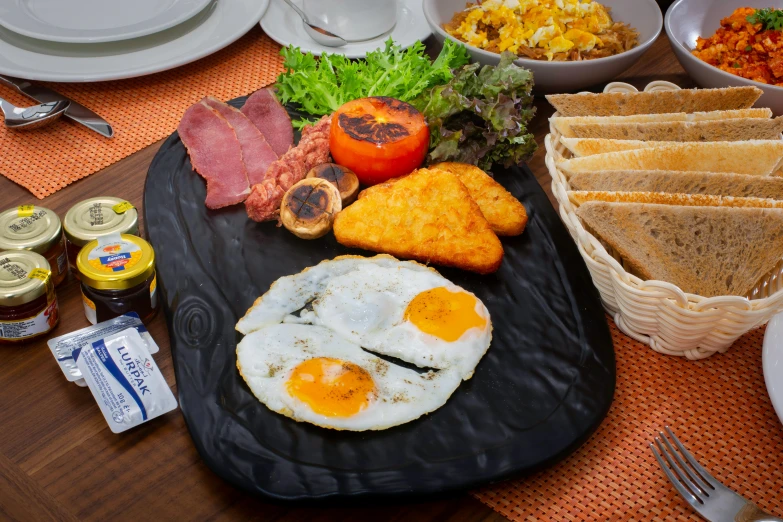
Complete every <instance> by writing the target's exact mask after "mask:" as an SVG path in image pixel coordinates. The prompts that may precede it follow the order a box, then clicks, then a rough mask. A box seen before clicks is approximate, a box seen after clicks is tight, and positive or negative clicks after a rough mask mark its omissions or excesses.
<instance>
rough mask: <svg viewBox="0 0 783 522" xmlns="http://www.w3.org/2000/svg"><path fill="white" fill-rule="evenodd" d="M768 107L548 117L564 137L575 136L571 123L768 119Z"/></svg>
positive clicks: (600, 123) (597, 123)
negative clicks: (626, 114)
mask: <svg viewBox="0 0 783 522" xmlns="http://www.w3.org/2000/svg"><path fill="white" fill-rule="evenodd" d="M770 118H772V111H771V110H770V109H766V108H765V109H740V110H736V111H712V112H695V113H693V114H686V113H684V112H675V113H667V114H637V115H633V116H573V117H563V116H553V117H551V118H550V119H549V121H550V123H551V124H552V125H554V127H555V129H556V130H557V131H558V132H559V133H560V134H562V135H563V136H565V137H566V138H577V137H578V136H577V135H576V134H574V131H573V130H572V129H571V126H572V125H587V124H593V125H599V126H603V125H611V124H615V123H624V124H628V123H656V122H657V123H670V122H699V121H725V120H735V119H770Z"/></svg>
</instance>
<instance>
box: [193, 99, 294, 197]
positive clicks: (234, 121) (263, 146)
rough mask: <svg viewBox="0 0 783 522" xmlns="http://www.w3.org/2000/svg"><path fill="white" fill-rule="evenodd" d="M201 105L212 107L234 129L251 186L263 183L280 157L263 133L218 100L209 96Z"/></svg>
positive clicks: (236, 111)
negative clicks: (267, 172)
mask: <svg viewBox="0 0 783 522" xmlns="http://www.w3.org/2000/svg"><path fill="white" fill-rule="evenodd" d="M201 103H204V104H206V105H207V106H209V107H212V108H213V109H215V110H216V111H217V112H219V113H220V115H221V116H223V117H224V118H225V119H226V120H228V123H229V125H231V126H232V127H233V128H234V132H235V133H236V135H237V139H238V140H239V145H240V147H241V148H242V161H243V162H244V163H245V168H246V169H247V179H248V181H249V182H250V185H251V186H252V185H255V184H256V183H261V182H262V181H263V180H264V175H265V174H266V170H267V169H268V168H269V166H270V165H271V164H272V163H274V162H275V161H276V160H277V159H278V156H277V154H275V151H274V150H272V147H271V146H270V145H269V143H267V141H266V138H264V135H263V134H261V131H260V130H258V128H257V127H256V126H255V125H253V122H251V121H250V119H248V117H247V116H245V115H244V114H242V113H241V112H240V111H239V110H238V109H235V108H234V107H232V106H231V105H228V104H226V103H223V102H222V101H220V100H218V99H217V98H213V97H212V96H208V97H206V98H204V99H203V100H201Z"/></svg>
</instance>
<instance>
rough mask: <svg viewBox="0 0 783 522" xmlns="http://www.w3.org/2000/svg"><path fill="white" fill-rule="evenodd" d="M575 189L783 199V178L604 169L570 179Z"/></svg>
mask: <svg viewBox="0 0 783 522" xmlns="http://www.w3.org/2000/svg"><path fill="white" fill-rule="evenodd" d="M569 184H570V185H571V188H572V189H574V190H583V191H612V192H669V193H674V194H712V195H716V196H734V197H752V198H764V199H780V200H783V178H781V177H778V176H752V175H749V174H734V173H731V172H689V171H686V172H683V171H676V170H603V171H595V172H580V173H578V174H574V175H573V176H572V177H571V179H569Z"/></svg>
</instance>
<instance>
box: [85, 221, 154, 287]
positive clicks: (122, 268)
mask: <svg viewBox="0 0 783 522" xmlns="http://www.w3.org/2000/svg"><path fill="white" fill-rule="evenodd" d="M76 267H77V268H78V269H79V273H80V274H81V279H82V283H84V284H85V285H87V286H89V287H91V288H95V289H98V290H126V289H128V288H133V287H134V286H137V285H139V284H141V283H143V282H144V281H146V280H147V279H149V278H150V277H151V276H152V274H154V273H155V251H154V250H153V249H152V245H150V244H149V243H147V242H146V241H144V240H143V239H141V238H140V237H137V236H132V235H130V234H122V235H120V234H110V235H108V236H103V237H101V238H99V239H97V240H95V241H90V242H89V243H87V244H86V245H85V246H84V247H82V249H81V251H80V252H79V255H78V256H77V258H76Z"/></svg>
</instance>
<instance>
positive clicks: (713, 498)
mask: <svg viewBox="0 0 783 522" xmlns="http://www.w3.org/2000/svg"><path fill="white" fill-rule="evenodd" d="M666 433H668V434H669V437H670V438H671V439H672V440H673V441H674V444H675V445H676V446H677V449H679V450H680V452H679V453H677V452H676V451H675V450H674V447H672V445H671V443H670V442H669V439H668V438H666V435H664V433H663V432H660V431H659V432H658V435H659V436H660V437H655V445H653V444H650V449H651V450H652V452H653V454H654V455H655V459H656V460H657V461H658V464H660V465H661V469H662V470H663V472H664V473H666V476H667V477H668V478H669V480H670V481H671V483H672V484H673V485H674V487H675V488H676V489H677V491H678V492H679V493H680V495H682V498H684V499H685V500H686V502H688V504H690V505H691V507H692V508H693V509H695V510H696V512H697V513H698V514H699V515H701V516H702V517H704V518H705V519H707V520H709V521H710V522H724V521H726V522H783V519H781V518H778V517H775V516H772V515H770V514H769V513H765V512H764V511H762V510H760V509H759V508H758V507H756V505H755V504H754V503H753V502H750V501H749V500H745V499H744V498H743V497H741V496H739V495H738V494H736V493H734V492H733V491H732V490H730V489H729V488H727V487H726V486H724V485H723V484H721V483H720V482H718V481H717V480H715V477H713V476H712V475H710V474H709V473H707V470H706V469H704V468H703V467H701V465H700V464H699V463H698V462H696V459H694V458H693V456H691V454H690V453H688V451H687V450H686V449H685V447H683V445H682V443H681V442H680V441H679V440H678V439H677V437H675V436H674V433H672V430H670V429H669V427H668V426H666ZM656 445H657V446H658V448H657V449H656V447H655V446H656ZM659 450H660V452H659ZM680 454H682V456H683V457H685V460H687V461H688V464H690V466H688V464H686V463H685V460H683V459H682V457H681V456H680ZM661 455H663V456H661ZM664 459H666V462H665V463H664ZM667 464H668V465H667Z"/></svg>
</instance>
